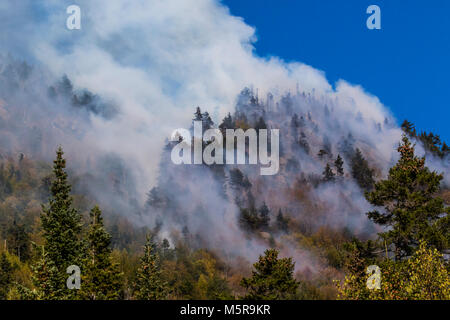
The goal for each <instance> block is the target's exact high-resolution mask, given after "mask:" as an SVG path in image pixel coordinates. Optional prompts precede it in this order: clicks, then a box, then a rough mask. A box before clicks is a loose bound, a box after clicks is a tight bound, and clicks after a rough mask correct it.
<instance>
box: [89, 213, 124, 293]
mask: <svg viewBox="0 0 450 320" xmlns="http://www.w3.org/2000/svg"><path fill="white" fill-rule="evenodd" d="M90 217H91V222H90V226H89V232H88V235H87V238H88V253H87V257H86V259H85V263H84V267H85V272H84V274H83V277H82V283H83V285H82V288H81V296H82V298H84V299H89V300H113V299H118V298H120V296H121V289H122V283H121V280H122V274H121V272H120V269H119V266H118V264H117V263H114V262H113V261H112V258H111V249H110V247H109V246H110V244H111V236H110V235H109V234H108V232H106V230H105V228H104V226H103V218H102V213H101V211H100V209H99V207H98V206H95V207H94V208H93V209H92V210H91V212H90Z"/></svg>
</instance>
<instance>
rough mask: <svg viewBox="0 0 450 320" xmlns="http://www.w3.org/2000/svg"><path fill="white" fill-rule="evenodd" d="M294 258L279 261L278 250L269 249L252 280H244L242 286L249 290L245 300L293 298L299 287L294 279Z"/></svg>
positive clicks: (255, 268)
mask: <svg viewBox="0 0 450 320" xmlns="http://www.w3.org/2000/svg"><path fill="white" fill-rule="evenodd" d="M294 265H295V264H294V263H293V262H292V258H282V259H278V251H277V250H276V249H268V250H266V251H265V255H264V256H260V257H259V261H258V262H256V263H255V264H254V265H253V267H254V271H253V272H252V276H251V277H250V278H243V279H242V281H241V285H242V286H243V287H244V288H245V289H246V290H247V294H246V295H245V296H244V299H251V300H280V299H289V298H292V297H293V296H294V295H295V293H296V291H297V288H298V286H299V283H298V282H297V281H296V280H295V279H294V277H293V273H294Z"/></svg>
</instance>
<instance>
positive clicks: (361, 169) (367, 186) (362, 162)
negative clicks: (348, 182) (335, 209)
mask: <svg viewBox="0 0 450 320" xmlns="http://www.w3.org/2000/svg"><path fill="white" fill-rule="evenodd" d="M351 170H352V177H353V178H354V179H355V180H356V182H357V183H358V185H359V186H360V187H361V189H363V190H366V191H370V190H371V189H372V188H373V184H374V183H375V181H374V180H373V170H372V169H370V168H369V164H368V163H367V160H366V159H364V157H363V155H362V153H361V150H359V149H356V151H355V154H354V155H353V157H352V159H351Z"/></svg>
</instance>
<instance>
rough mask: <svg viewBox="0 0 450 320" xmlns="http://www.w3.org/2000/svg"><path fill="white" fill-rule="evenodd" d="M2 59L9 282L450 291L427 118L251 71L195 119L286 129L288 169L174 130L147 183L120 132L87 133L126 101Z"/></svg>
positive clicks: (439, 167)
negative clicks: (180, 149) (249, 79)
mask: <svg viewBox="0 0 450 320" xmlns="http://www.w3.org/2000/svg"><path fill="white" fill-rule="evenodd" d="M8 59H9V60H8ZM8 59H4V60H3V63H2V65H1V72H0V94H1V95H0V142H1V144H0V240H1V243H0V250H1V256H0V298H1V299H239V298H248V299H336V298H342V299H450V287H449V285H450V278H449V272H450V266H449V263H448V250H449V244H450V218H449V216H448V213H449V212H450V209H449V205H450V171H449V170H448V169H449V166H450V155H449V153H450V152H449V147H448V145H447V144H446V143H445V142H443V141H441V140H440V138H439V136H438V135H436V134H435V133H428V132H421V133H418V132H417V131H416V129H415V128H414V125H413V124H412V123H410V122H408V121H405V122H404V123H403V125H402V126H401V127H398V126H397V124H396V120H395V119H394V118H393V117H392V116H390V115H389V113H388V112H385V111H384V110H378V109H376V110H372V111H370V112H368V111H364V110H362V109H361V108H360V106H359V105H358V102H357V101H349V100H348V99H345V97H341V96H338V95H336V96H327V95H321V94H315V93H314V92H312V93H311V92H303V91H302V90H301V88H298V89H297V92H295V93H290V92H285V93H283V94H280V95H272V94H270V93H269V94H267V96H266V97H264V99H263V98H261V97H259V96H258V94H257V93H256V90H253V89H250V88H245V89H243V90H242V92H241V93H240V95H239V96H238V97H237V99H236V105H235V108H234V111H233V112H230V113H229V114H228V115H226V116H225V117H224V118H223V119H221V120H219V119H214V120H213V118H217V116H213V115H211V114H210V113H208V111H207V109H208V107H205V108H200V107H197V108H193V110H192V112H193V116H192V120H193V121H202V123H203V129H204V130H206V129H209V128H218V129H219V130H221V131H222V132H225V130H226V129H238V128H241V129H244V130H245V129H248V128H255V129H279V130H280V144H281V146H280V170H279V172H278V174H276V175H273V176H261V175H260V174H259V167H258V166H256V165H217V164H215V165H206V164H205V163H203V164H200V165H175V164H174V163H173V162H172V161H171V160H170V153H171V150H172V147H173V146H174V144H176V142H169V141H166V143H165V146H164V148H163V151H162V152H161V153H160V154H158V155H155V156H158V157H159V158H160V165H159V167H158V177H157V179H156V182H155V183H154V184H150V183H146V182H145V181H144V182H142V180H143V177H142V176H140V175H139V172H140V168H139V167H136V166H135V164H136V162H134V161H133V160H129V159H128V158H126V157H124V152H123V150H118V151H117V152H116V153H112V152H103V151H102V150H101V148H96V145H95V144H94V143H93V144H90V145H88V146H86V145H85V144H84V142H85V141H87V140H89V139H90V138H92V137H93V136H94V134H93V133H95V131H94V130H91V124H92V123H93V122H96V123H98V122H99V121H100V122H101V123H103V122H108V121H111V119H116V118H117V117H120V106H117V105H116V104H115V103H114V102H113V101H104V100H103V99H102V98H101V97H100V96H98V95H96V94H94V93H92V92H90V91H89V90H87V89H79V88H75V87H74V85H73V84H72V83H71V81H70V79H69V78H68V77H66V76H64V77H61V79H59V80H57V81H49V80H47V77H46V76H44V74H45V72H44V71H42V70H36V68H33V67H31V66H28V65H27V64H26V63H19V62H17V61H14V60H13V59H10V58H8ZM186 127H187V128H188V127H190V128H191V130H192V126H191V123H186ZM151 138H152V137H149V139H151ZM208 143H210V142H208V141H205V142H204V147H205V146H206V145H207V144H208ZM124 148H125V146H124ZM125 149H126V148H125ZM63 150H64V152H67V153H64V152H63ZM55 152H56V153H55ZM52 160H53V162H52ZM143 185H144V186H147V187H143ZM143 188H145V190H142V189H143ZM141 194H144V195H145V196H144V197H142V196H141ZM446 254H447V255H446ZM71 265H77V266H79V267H80V269H81V287H80V289H79V290H70V289H68V288H67V287H66V279H67V277H68V274H67V273H66V269H67V267H69V266H71ZM369 265H377V266H379V268H380V270H381V284H380V289H378V290H371V289H369V288H368V286H366V282H367V279H368V277H369V276H371V275H370V274H366V268H367V267H368V266H369Z"/></svg>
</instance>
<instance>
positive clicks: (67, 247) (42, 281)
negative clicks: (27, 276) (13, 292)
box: [34, 147, 83, 300]
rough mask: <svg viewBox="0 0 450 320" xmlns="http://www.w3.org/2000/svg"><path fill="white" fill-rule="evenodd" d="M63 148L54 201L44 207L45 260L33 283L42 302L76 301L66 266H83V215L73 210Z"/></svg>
mask: <svg viewBox="0 0 450 320" xmlns="http://www.w3.org/2000/svg"><path fill="white" fill-rule="evenodd" d="M63 154H64V153H63V151H62V148H61V147H60V148H58V150H57V152H56V160H55V161H54V166H53V174H54V180H53V182H52V185H51V198H50V201H49V204H48V205H47V206H43V207H42V214H41V223H42V229H43V238H44V246H43V248H42V257H41V259H40V260H39V261H38V262H37V263H36V264H35V265H34V283H35V286H36V287H37V290H38V295H39V297H40V298H43V299H46V300H47V299H74V298H75V297H76V295H77V292H76V291H77V290H73V289H72V290H70V289H68V288H67V286H66V280H67V278H68V274H67V273H66V270H67V267H69V266H71V265H77V266H79V267H81V263H82V252H83V243H82V241H81V240H80V234H81V227H82V224H81V216H80V214H79V213H78V212H77V210H75V209H74V208H73V207H72V201H73V200H72V197H71V196H70V190H71V186H70V184H69V182H68V181H67V173H66V171H65V168H66V160H65V159H64V158H63Z"/></svg>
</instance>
